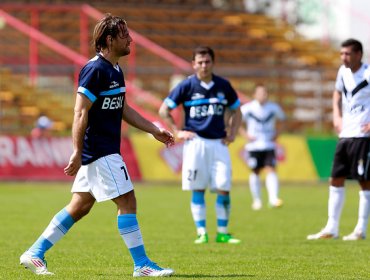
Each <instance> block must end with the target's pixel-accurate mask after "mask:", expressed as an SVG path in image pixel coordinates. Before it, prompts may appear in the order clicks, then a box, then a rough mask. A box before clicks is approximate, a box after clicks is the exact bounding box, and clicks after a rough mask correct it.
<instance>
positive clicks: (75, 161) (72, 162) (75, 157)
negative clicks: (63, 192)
mask: <svg viewBox="0 0 370 280" xmlns="http://www.w3.org/2000/svg"><path fill="white" fill-rule="evenodd" d="M80 167H81V154H79V153H76V152H73V154H72V155H71V157H70V159H69V163H68V165H67V166H66V167H65V168H64V174H66V175H68V176H74V175H76V174H77V172H78V170H79V169H80Z"/></svg>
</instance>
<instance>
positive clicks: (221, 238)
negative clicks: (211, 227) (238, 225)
mask: <svg viewBox="0 0 370 280" xmlns="http://www.w3.org/2000/svg"><path fill="white" fill-rule="evenodd" d="M216 242H217V243H228V244H239V243H240V242H241V240H240V239H237V238H234V237H233V236H232V235H231V234H229V233H217V236H216Z"/></svg>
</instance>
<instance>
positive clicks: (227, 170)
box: [182, 136, 231, 191]
mask: <svg viewBox="0 0 370 280" xmlns="http://www.w3.org/2000/svg"><path fill="white" fill-rule="evenodd" d="M207 186H209V187H210V189H211V191H216V190H223V191H230V188H231V160H230V154H229V149H228V147H227V146H226V145H224V144H223V143H222V142H221V139H205V138H202V137H199V136H196V137H195V138H193V139H192V140H188V141H185V143H184V150H183V165H182V189H183V190H205V189H206V188H207Z"/></svg>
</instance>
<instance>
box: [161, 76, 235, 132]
mask: <svg viewBox="0 0 370 280" xmlns="http://www.w3.org/2000/svg"><path fill="white" fill-rule="evenodd" d="M165 102H166V104H167V106H168V107H169V108H171V109H174V108H176V107H177V106H178V105H180V104H182V105H183V107H184V112H185V124H184V127H183V130H188V131H193V132H196V133H197V134H198V135H199V136H201V137H204V138H208V139H221V138H224V137H225V136H226V131H225V121H224V114H225V109H226V107H229V108H230V109H232V110H235V109H236V108H238V107H239V106H240V101H239V99H238V95H237V93H236V92H235V90H234V89H233V87H232V86H231V84H230V83H229V81H227V80H225V79H223V78H221V77H219V76H216V75H213V76H212V81H211V82H210V83H209V84H206V83H205V82H202V81H200V80H199V79H198V78H197V76H196V75H192V76H190V77H188V78H187V79H185V80H184V81H182V82H181V83H180V84H179V85H177V87H175V88H174V89H173V90H172V91H171V92H170V94H169V96H168V97H167V98H166V99H165Z"/></svg>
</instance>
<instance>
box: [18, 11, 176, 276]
mask: <svg viewBox="0 0 370 280" xmlns="http://www.w3.org/2000/svg"><path fill="white" fill-rule="evenodd" d="M93 42H94V46H95V50H96V52H97V54H96V56H95V57H94V58H93V59H91V60H90V61H88V62H87V64H86V65H85V66H84V67H83V68H82V70H81V72H80V75H79V87H78V90H77V95H76V102H75V108H74V120H73V128H72V142H73V153H72V155H71V157H70V160H69V163H68V165H67V166H66V167H65V169H64V173H65V174H66V175H68V176H76V177H75V181H74V183H73V187H72V193H73V194H72V199H71V201H70V203H69V204H68V205H67V206H66V207H64V208H63V209H62V210H61V211H60V212H58V213H57V214H56V215H55V216H54V218H53V219H52V220H51V222H50V223H49V225H48V226H47V227H46V229H45V230H44V232H43V233H42V234H41V236H40V237H39V238H38V239H37V240H36V242H34V243H33V245H32V246H31V247H30V248H29V249H28V250H27V251H26V252H25V253H23V254H22V256H21V257H20V263H21V265H23V266H24V267H26V268H28V269H29V270H30V271H32V272H34V273H35V274H38V275H47V274H53V273H52V272H50V271H48V268H47V265H46V261H45V258H44V257H45V253H46V252H47V251H48V250H50V249H51V248H52V247H53V246H54V245H55V244H56V242H58V241H59V240H60V239H62V238H63V237H64V236H65V235H66V234H67V233H68V231H69V230H70V229H71V227H72V226H73V225H74V224H75V223H76V222H77V221H79V220H80V219H82V218H83V217H84V216H86V215H87V214H88V213H89V211H90V210H91V208H92V207H93V206H94V204H95V201H97V202H101V201H106V200H111V201H113V202H114V203H115V204H116V206H117V227H118V232H119V234H120V236H121V237H122V239H123V241H124V243H125V244H126V246H127V248H128V250H129V252H130V254H131V257H132V259H133V262H134V273H133V276H134V277H144V276H150V277H158V276H169V275H172V274H173V273H174V271H173V270H172V269H169V268H161V267H159V266H158V265H157V264H156V263H154V262H152V261H151V260H150V259H149V257H148V256H147V254H146V251H145V247H144V242H143V238H142V236H141V231H140V227H139V224H138V221H137V218H136V198H135V192H134V187H133V185H132V182H131V179H130V176H129V174H128V171H127V167H126V164H125V163H124V161H123V159H122V156H121V153H120V142H121V141H120V139H121V126H122V120H125V121H126V122H127V123H128V124H130V125H132V126H134V127H136V128H138V129H140V130H143V131H145V132H147V133H150V134H152V135H153V136H154V138H155V139H157V140H158V141H160V142H162V143H164V144H166V145H167V146H168V145H172V144H173V143H174V139H173V136H172V134H171V133H170V132H168V131H167V130H165V129H161V128H158V127H157V126H155V125H154V124H153V123H151V122H150V121H148V120H146V119H145V118H143V117H142V116H141V115H140V114H138V113H137V112H136V111H135V110H134V109H132V108H131V107H130V106H129V104H127V103H126V98H125V96H126V87H125V81H124V77H123V71H122V69H121V68H120V66H119V65H118V60H119V59H120V57H122V56H126V55H128V54H129V53H130V43H131V42H132V38H131V36H130V34H129V30H128V27H127V24H126V21H125V20H123V19H122V18H120V17H117V16H112V15H111V14H107V15H105V17H104V18H102V19H101V20H100V21H99V22H98V23H97V24H96V26H95V28H94V33H93ZM69 257H70V258H73V256H69ZM75 265H76V266H78V262H75ZM78 270H79V268H77V269H76V271H78ZM103 278H104V276H103Z"/></svg>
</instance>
